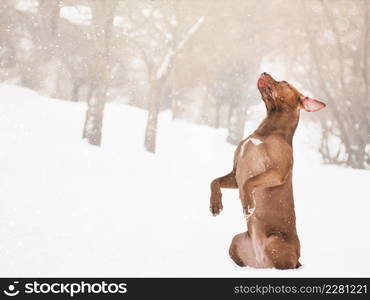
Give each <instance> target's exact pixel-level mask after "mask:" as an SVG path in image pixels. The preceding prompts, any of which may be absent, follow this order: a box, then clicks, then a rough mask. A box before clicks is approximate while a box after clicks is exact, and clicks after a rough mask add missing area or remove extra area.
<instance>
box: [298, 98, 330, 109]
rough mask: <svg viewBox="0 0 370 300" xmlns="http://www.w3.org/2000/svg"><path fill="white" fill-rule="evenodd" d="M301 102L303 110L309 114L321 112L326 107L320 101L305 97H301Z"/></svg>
mask: <svg viewBox="0 0 370 300" xmlns="http://www.w3.org/2000/svg"><path fill="white" fill-rule="evenodd" d="M300 100H301V106H302V108H303V109H304V110H305V111H308V112H314V111H319V110H320V109H322V108H324V107H325V106H326V104H325V103H323V102H321V101H319V100H316V99H312V98H308V97H305V96H303V95H301V96H300Z"/></svg>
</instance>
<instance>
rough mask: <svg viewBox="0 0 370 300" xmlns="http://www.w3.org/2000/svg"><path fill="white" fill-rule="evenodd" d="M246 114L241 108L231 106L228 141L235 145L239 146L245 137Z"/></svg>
mask: <svg viewBox="0 0 370 300" xmlns="http://www.w3.org/2000/svg"><path fill="white" fill-rule="evenodd" d="M245 121H246V112H245V109H243V108H242V107H240V106H231V107H230V114H229V120H228V136H227V138H226V140H227V141H228V142H229V143H230V144H233V145H238V144H239V143H240V141H241V140H242V139H243V137H244V128H245Z"/></svg>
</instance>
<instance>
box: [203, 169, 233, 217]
mask: <svg viewBox="0 0 370 300" xmlns="http://www.w3.org/2000/svg"><path fill="white" fill-rule="evenodd" d="M221 188H225V189H237V188H238V184H237V183H236V179H235V171H232V172H231V173H229V174H227V175H225V176H222V177H219V178H216V179H215V180H213V181H212V183H211V201H210V202H211V203H210V208H209V209H210V211H211V213H212V215H214V216H217V215H218V214H219V213H220V212H221V210H222V209H223V206H222V193H221Z"/></svg>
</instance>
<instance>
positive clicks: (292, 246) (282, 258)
mask: <svg viewBox="0 0 370 300" xmlns="http://www.w3.org/2000/svg"><path fill="white" fill-rule="evenodd" d="M264 255H265V257H266V260H265V261H266V262H267V265H266V266H264V267H267V268H276V269H282V270H284V269H296V268H299V267H300V266H301V264H300V263H299V261H298V258H299V243H298V242H297V241H295V240H289V241H288V240H286V239H285V238H284V237H283V236H281V235H272V236H270V237H268V238H267V241H266V243H265V245H264Z"/></svg>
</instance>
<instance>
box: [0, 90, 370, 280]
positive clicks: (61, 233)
mask: <svg viewBox="0 0 370 300" xmlns="http://www.w3.org/2000/svg"><path fill="white" fill-rule="evenodd" d="M0 98H1V100H0V138H1V144H0V145H1V146H0V240H1V243H0V276H14V277H19V276H122V277H126V276H138V277H144V276H191V277H193V276H211V277H219V276H237V277H239V276H240V277H264V276H273V277H275V276H282V277H305V276H308V277H314V276H335V277H339V276H370V259H369V253H370V241H369V239H370V226H369V208H370V171H362V170H351V169H345V168H339V167H335V166H327V165H321V164H320V159H319V157H318V156H317V155H316V154H315V152H314V151H313V149H314V148H315V138H314V137H315V134H316V133H315V126H313V124H312V123H310V122H307V121H306V122H301V124H300V125H299V128H298V130H297V134H296V139H295V169H294V190H295V202H296V213H297V223H298V233H299V237H300V239H301V246H302V257H301V262H302V264H303V267H302V268H300V269H298V270H290V271H278V270H272V269H267V270H256V269H252V268H239V267H237V266H236V265H235V264H234V263H233V262H232V261H231V260H230V259H229V258H228V247H229V244H230V241H231V239H232V237H233V236H234V235H235V234H237V233H240V232H243V231H245V230H246V228H245V223H244V219H243V214H242V210H241V207H240V202H239V199H238V192H237V191H236V190H225V191H224V192H223V195H224V196H223V199H224V200H223V201H224V211H223V212H222V213H221V215H220V216H218V217H216V218H215V217H212V216H211V214H210V213H209V211H208V206H209V202H208V201H209V183H210V181H211V179H213V178H215V177H217V176H221V175H224V174H226V173H227V172H229V171H230V169H231V166H232V157H233V151H234V147H233V146H231V145H229V144H226V143H225V136H226V131H225V130H215V129H210V128H207V127H204V126H198V125H194V124H190V123H186V122H183V121H172V120H171V116H170V114H168V113H162V114H161V116H160V124H159V136H158V153H157V154H156V155H152V154H149V153H146V152H145V151H144V150H143V146H142V145H143V133H144V127H145V120H146V113H145V112H144V111H142V110H139V109H136V108H133V107H128V106H124V105H118V104H109V105H107V107H106V112H105V119H104V134H103V145H102V147H100V148H98V147H93V146H90V145H88V144H86V143H85V142H84V141H82V140H81V133H82V126H83V121H84V116H85V105H84V104H82V103H77V104H76V103H71V102H65V101H60V100H54V99H49V98H46V97H42V96H40V95H37V94H36V93H34V92H32V91H29V90H27V89H24V88H20V87H16V86H10V85H0ZM256 116H258V117H255V119H256V120H254V121H253V122H250V123H248V126H247V127H248V128H247V131H248V132H251V131H252V130H253V129H254V126H255V125H256V124H255V122H256V121H258V119H260V117H261V113H259V114H258V113H256ZM316 136H317V134H316Z"/></svg>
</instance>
